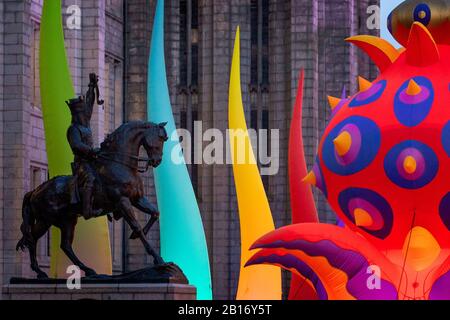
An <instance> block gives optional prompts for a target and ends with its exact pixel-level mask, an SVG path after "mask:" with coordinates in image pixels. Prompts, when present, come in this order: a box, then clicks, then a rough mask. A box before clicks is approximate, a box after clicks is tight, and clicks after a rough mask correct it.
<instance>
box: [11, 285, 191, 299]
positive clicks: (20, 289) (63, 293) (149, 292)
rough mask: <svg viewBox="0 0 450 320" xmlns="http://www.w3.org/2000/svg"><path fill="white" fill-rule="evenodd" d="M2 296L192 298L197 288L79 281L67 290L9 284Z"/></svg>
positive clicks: (61, 286) (40, 297) (57, 287)
mask: <svg viewBox="0 0 450 320" xmlns="http://www.w3.org/2000/svg"><path fill="white" fill-rule="evenodd" d="M3 299H5V300H86V299H87V300H195V299H196V288H195V287H193V286H190V285H186V284H171V283H165V284H154V283H142V284H138V283H134V284H123V283H120V284H83V283H82V284H81V289H79V290H76V289H75V290H69V289H68V288H67V286H66V285H65V284H9V285H6V286H4V287H3Z"/></svg>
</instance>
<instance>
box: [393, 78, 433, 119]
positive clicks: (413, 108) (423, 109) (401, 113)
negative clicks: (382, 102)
mask: <svg viewBox="0 0 450 320" xmlns="http://www.w3.org/2000/svg"><path fill="white" fill-rule="evenodd" d="M409 81H410V80H408V81H406V82H405V83H404V84H403V85H402V86H401V87H400V89H399V90H398V91H397V94H396V95H395V99H394V112H395V116H396V117H397V119H398V121H400V123H401V124H403V125H405V126H407V127H415V126H417V125H419V124H420V123H421V122H422V121H424V120H425V119H426V117H427V116H428V114H429V113H430V111H431V107H432V106H433V101H434V89H433V84H432V83H431V81H430V80H428V79H427V78H425V77H415V78H414V81H415V82H416V83H417V84H418V85H420V86H422V87H425V88H427V89H428V90H429V92H430V95H429V97H428V98H427V99H426V100H424V101H423V102H420V103H417V104H406V103H404V102H402V101H401V99H400V95H401V94H402V93H403V92H405V90H406V89H407V88H408V84H409Z"/></svg>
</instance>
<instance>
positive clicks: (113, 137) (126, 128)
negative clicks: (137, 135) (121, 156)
mask: <svg viewBox="0 0 450 320" xmlns="http://www.w3.org/2000/svg"><path fill="white" fill-rule="evenodd" d="M157 126H158V125H157V124H154V123H151V122H145V121H130V122H127V123H124V124H122V125H121V126H120V127H119V128H117V129H116V130H114V132H112V133H110V134H108V135H107V137H106V138H105V140H104V141H103V143H102V144H101V147H102V149H103V148H107V147H108V146H111V145H116V144H117V142H119V141H121V140H122V139H123V136H124V135H126V134H127V133H128V132H130V131H131V130H134V129H140V128H142V129H151V128H154V127H157Z"/></svg>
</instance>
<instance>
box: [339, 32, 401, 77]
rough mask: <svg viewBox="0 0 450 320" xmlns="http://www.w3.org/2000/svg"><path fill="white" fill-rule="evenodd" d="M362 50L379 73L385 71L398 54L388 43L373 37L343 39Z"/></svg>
mask: <svg viewBox="0 0 450 320" xmlns="http://www.w3.org/2000/svg"><path fill="white" fill-rule="evenodd" d="M345 41H347V42H350V43H353V44H354V45H356V46H357V47H358V48H360V49H361V50H363V51H364V52H365V53H366V54H367V55H368V56H369V57H370V59H371V60H372V61H373V62H374V63H375V64H376V65H377V67H378V69H380V71H381V72H383V71H385V70H386V69H387V68H388V67H389V66H391V65H392V63H394V62H395V60H397V58H398V57H399V55H400V53H399V51H398V50H397V49H396V48H395V47H394V46H393V45H392V44H390V43H389V42H388V41H386V40H384V39H381V38H378V37H375V36H368V35H367V36H366V35H362V36H354V37H350V38H347V39H345Z"/></svg>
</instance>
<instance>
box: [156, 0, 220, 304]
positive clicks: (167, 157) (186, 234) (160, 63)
mask: <svg viewBox="0 0 450 320" xmlns="http://www.w3.org/2000/svg"><path fill="white" fill-rule="evenodd" d="M148 65H149V71H148V118H149V121H153V122H167V132H168V134H169V136H170V140H169V141H167V142H166V144H165V146H164V161H163V162H162V164H161V165H160V167H158V168H157V169H155V170H154V174H155V187H156V195H157V199H158V207H159V210H160V212H161V223H160V229H161V255H162V257H163V258H164V259H166V260H167V261H173V262H175V263H176V264H178V265H179V266H180V267H181V268H182V269H183V271H184V272H185V274H186V276H187V277H188V279H189V282H190V283H191V284H192V285H194V286H196V287H197V298H198V299H199V300H211V299H212V287H211V271H210V267H209V257H208V247H207V244H206V236H205V231H204V229H203V223H202V217H201V215H200V210H199V208H198V204H197V200H196V198H195V193H194V189H193V187H192V183H191V180H190V178H189V173H188V171H187V168H186V164H185V162H184V158H183V155H182V151H181V145H180V143H179V139H178V135H177V132H176V127H175V120H174V118H173V113H172V105H171V104H170V97H169V88H168V84H167V77H166V64H165V59H164V1H163V0H159V1H158V2H157V5H156V12H155V20H154V24H153V33H152V41H151V50H150V58H149V64H148ZM173 155H175V157H176V158H178V155H181V156H180V158H181V161H180V162H181V163H179V164H176V163H175V162H174V161H172V159H173V157H172V156H173ZM174 195H176V196H174Z"/></svg>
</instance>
